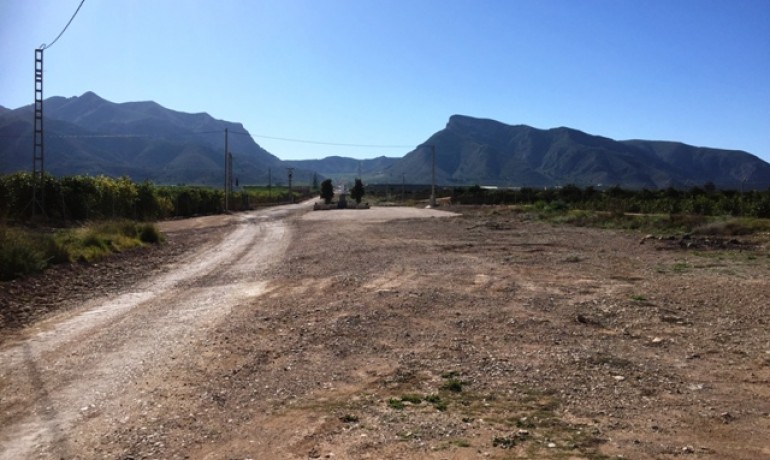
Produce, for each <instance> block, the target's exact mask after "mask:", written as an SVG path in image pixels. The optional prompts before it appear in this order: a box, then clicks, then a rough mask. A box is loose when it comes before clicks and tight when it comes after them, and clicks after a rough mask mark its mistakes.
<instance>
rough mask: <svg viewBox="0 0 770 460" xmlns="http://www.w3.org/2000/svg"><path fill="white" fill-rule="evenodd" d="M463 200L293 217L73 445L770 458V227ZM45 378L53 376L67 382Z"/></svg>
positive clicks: (71, 449) (210, 284) (178, 454)
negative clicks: (747, 235) (634, 219)
mask: <svg viewBox="0 0 770 460" xmlns="http://www.w3.org/2000/svg"><path fill="white" fill-rule="evenodd" d="M458 210H459V211H460V212H461V213H462V214H463V215H462V216H455V217H448V218H423V219H417V218H411V219H406V220H388V219H385V218H376V217H375V216H376V214H374V213H368V211H367V213H368V214H363V213H362V214H355V215H350V216H347V217H345V216H343V214H334V213H336V211H328V212H316V213H311V214H308V215H307V217H306V218H302V219H297V220H290V221H286V222H287V223H286V225H287V227H286V228H287V231H288V234H290V235H291V237H290V239H289V241H290V243H287V247H286V249H285V251H284V252H281V253H276V254H282V255H281V256H276V259H275V260H274V261H273V263H271V264H269V265H259V264H258V260H257V258H248V257H247V258H246V259H240V258H239V259H238V260H241V261H243V263H237V264H235V265H232V266H230V265H227V266H223V268H221V269H220V270H223V273H227V274H228V275H225V276H213V277H212V278H211V279H209V278H206V281H203V279H200V281H195V282H194V283H192V284H189V285H187V290H188V291H190V293H192V292H193V291H195V292H197V293H199V294H201V295H202V296H203V297H195V298H198V299H210V303H211V305H216V304H217V299H220V300H222V302H224V303H226V304H228V305H229V307H228V308H227V309H226V312H224V313H222V314H219V315H216V316H211V317H207V318H210V319H209V320H207V321H204V322H199V323H195V324H196V327H195V328H188V329H185V332H184V333H183V334H176V335H175V336H176V337H177V342H178V343H176V344H175V345H172V344H168V343H165V342H161V344H163V343H165V345H164V347H166V348H164V349H160V350H158V353H159V354H164V355H165V357H164V358H163V359H160V358H154V359H155V361H151V362H153V363H155V365H153V366H151V367H149V368H145V367H141V369H142V370H141V372H139V373H137V374H136V376H135V377H132V375H134V374H124V375H125V378H124V380H125V382H124V385H123V388H124V389H125V391H126V394H125V395H123V396H120V397H118V398H117V399H116V403H115V404H112V405H103V406H95V407H94V408H92V409H90V408H89V409H86V410H85V411H83V413H81V414H79V415H78V416H77V417H75V418H73V419H72V420H75V421H76V422H72V424H71V426H70V425H68V427H70V429H69V430H68V431H67V432H65V433H62V434H61V438H62V439H66V440H67V442H66V443H65V444H63V445H66V447H67V450H66V451H59V452H58V453H62V452H65V453H66V454H68V455H64V457H65V458H118V459H128V458H134V459H138V458H170V459H175V458H179V459H182V458H205V459H230V458H238V459H241V458H297V459H304V458H335V459H359V458H372V459H377V458H402V459H423V458H435V459H466V458H467V459H471V458H575V459H579V458H592V459H594V458H616V457H617V456H621V455H622V456H623V457H624V458H641V459H644V458H650V459H652V458H680V457H684V458H689V457H691V458H714V459H718V458H737V459H756V458H770V448H769V447H768V443H767V440H766V434H767V433H768V432H770V402H769V401H770V338H769V336H768V335H767V321H768V313H770V312H769V311H768V310H769V309H770V277H768V275H770V252H769V251H768V246H767V242H766V241H765V242H761V241H760V242H758V244H756V245H752V246H750V249H748V250H741V249H736V250H732V249H727V250H724V249H698V250H692V249H688V248H686V247H682V248H675V249H671V248H668V247H667V246H666V245H665V243H664V242H658V241H654V240H648V241H645V242H644V244H640V243H639V242H640V235H638V234H632V233H626V232H622V231H608V230H598V229H586V228H572V227H554V226H551V225H548V224H543V223H538V222H531V221H526V220H523V219H522V218H521V217H520V216H518V215H515V214H511V213H509V212H508V211H507V210H506V209H504V208H477V209H469V208H462V209H458ZM371 211H376V209H372V210H371ZM327 213H328V214H327ZM364 216H366V217H364ZM348 217H349V218H348ZM412 217H416V216H412ZM225 228H229V227H225ZM289 229H290V230H289ZM230 231H231V230H226V231H225V230H223V231H222V232H223V233H224V234H229V233H228V232H230ZM184 235H185V233H184V231H181V232H180V233H177V234H175V235H172V238H171V241H172V244H173V242H174V240H175V238H181V239H183V238H187V237H189V236H184ZM217 235H218V236H217ZM209 236H210V237H211V238H213V239H217V238H222V241H227V238H226V236H223V234H221V233H220V234H218V233H217V232H214V233H212V234H211V235H209ZM256 241H257V240H255V243H256ZM664 247H666V250H662V248H664ZM243 251H245V252H246V253H248V251H247V250H246V249H245V248H244V249H243ZM236 266H237V267H238V268H235V267H236ZM225 267H230V268H225ZM255 267H258V268H255ZM212 275H213V273H212ZM255 281H259V283H258V284H259V286H260V289H259V290H254V291H253V292H252V293H251V294H252V295H247V296H243V297H239V298H238V299H237V300H233V301H227V299H226V297H227V294H226V292H227V291H228V290H229V289H231V288H233V286H236V285H238V286H244V285H249V283H252V282H255ZM223 287H225V288H224V289H220V288H223ZM217 289H219V290H217ZM176 295H181V294H180V293H178V294H176ZM185 295H187V294H185ZM196 295H197V294H196ZM170 300H171V298H170V297H168V298H166V300H164V302H166V303H168V302H169V301H170ZM196 302H204V303H205V302H208V300H206V301H204V300H198V301H196ZM185 304H187V303H185ZM157 308H158V309H161V308H162V303H158V304H157ZM145 325H146V326H145V327H146V328H147V329H148V330H151V329H153V325H152V324H151V323H145ZM136 340H137V341H139V342H140V341H144V340H147V337H146V334H144V333H142V334H138V335H137V337H136ZM125 350H129V348H126V349H125ZM136 368H137V369H139V368H140V367H136ZM46 372H49V370H47V369H46V370H45V371H43V372H42V380H41V382H40V385H39V388H41V389H42V390H43V391H44V392H43V393H42V394H46V393H47V394H49V395H51V394H55V392H56V391H57V389H56V387H55V386H52V385H51V384H49V383H48V381H47V380H45V379H46V378H48V376H52V375H53V374H55V372H53V371H50V372H52V373H51V374H47V373H46ZM0 378H1V379H2V380H0V382H2V384H3V385H4V387H3V388H4V389H5V388H8V386H9V385H15V384H16V383H17V382H16V381H15V380H13V379H14V378H15V376H14V375H10V376H9V375H8V374H4V375H3V376H1V377H0ZM71 378H72V379H73V380H77V379H78V377H77V376H72V377H71ZM38 396H39V395H38ZM39 400H40V399H38V401H39ZM0 404H2V405H3V409H4V411H5V413H6V414H7V413H8V407H9V402H8V399H7V398H6V397H5V396H4V397H3V399H2V400H0ZM10 407H13V406H10ZM54 409H56V408H54ZM43 413H44V412H43ZM46 420H48V423H49V425H50V424H51V423H55V422H56V420H57V418H56V416H55V415H54V416H51V417H49V418H47V419H46ZM68 423H69V422H68ZM74 440H77V441H74ZM42 452H43V453H46V454H52V453H57V452H54V451H52V450H47V451H46V450H43V451H42ZM43 458H54V457H53V456H49V457H45V456H44V457H43ZM56 458H58V457H56Z"/></svg>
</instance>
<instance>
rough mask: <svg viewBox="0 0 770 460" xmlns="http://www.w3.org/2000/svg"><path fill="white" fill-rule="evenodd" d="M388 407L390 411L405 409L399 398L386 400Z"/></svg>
mask: <svg viewBox="0 0 770 460" xmlns="http://www.w3.org/2000/svg"><path fill="white" fill-rule="evenodd" d="M388 407H390V408H391V409H395V410H403V409H404V407H406V406H405V405H404V402H403V401H401V399H399V398H390V399H388Z"/></svg>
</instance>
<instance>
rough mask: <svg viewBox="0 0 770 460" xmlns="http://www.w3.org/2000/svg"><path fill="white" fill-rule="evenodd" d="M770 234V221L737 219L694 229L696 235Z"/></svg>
mask: <svg viewBox="0 0 770 460" xmlns="http://www.w3.org/2000/svg"><path fill="white" fill-rule="evenodd" d="M761 232H770V219H752V218H737V219H727V220H720V221H714V222H708V223H705V224H702V225H699V226H697V227H695V228H693V230H692V233H693V234H694V235H708V236H742V235H753V234H755V233H761Z"/></svg>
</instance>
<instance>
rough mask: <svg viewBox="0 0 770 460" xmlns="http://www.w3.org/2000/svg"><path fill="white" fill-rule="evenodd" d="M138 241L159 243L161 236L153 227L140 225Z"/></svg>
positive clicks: (151, 225)
mask: <svg viewBox="0 0 770 460" xmlns="http://www.w3.org/2000/svg"><path fill="white" fill-rule="evenodd" d="M139 240H140V241H141V242H142V243H151V244H155V243H160V242H161V241H162V235H161V234H160V230H158V228H157V227H156V226H155V225H153V224H142V225H140V226H139Z"/></svg>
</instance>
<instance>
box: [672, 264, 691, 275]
mask: <svg viewBox="0 0 770 460" xmlns="http://www.w3.org/2000/svg"><path fill="white" fill-rule="evenodd" d="M690 268H692V267H691V266H690V264H688V263H687V262H677V263H675V264H674V265H672V266H671V271H673V272H674V273H683V272H685V271H687V270H689V269H690Z"/></svg>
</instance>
